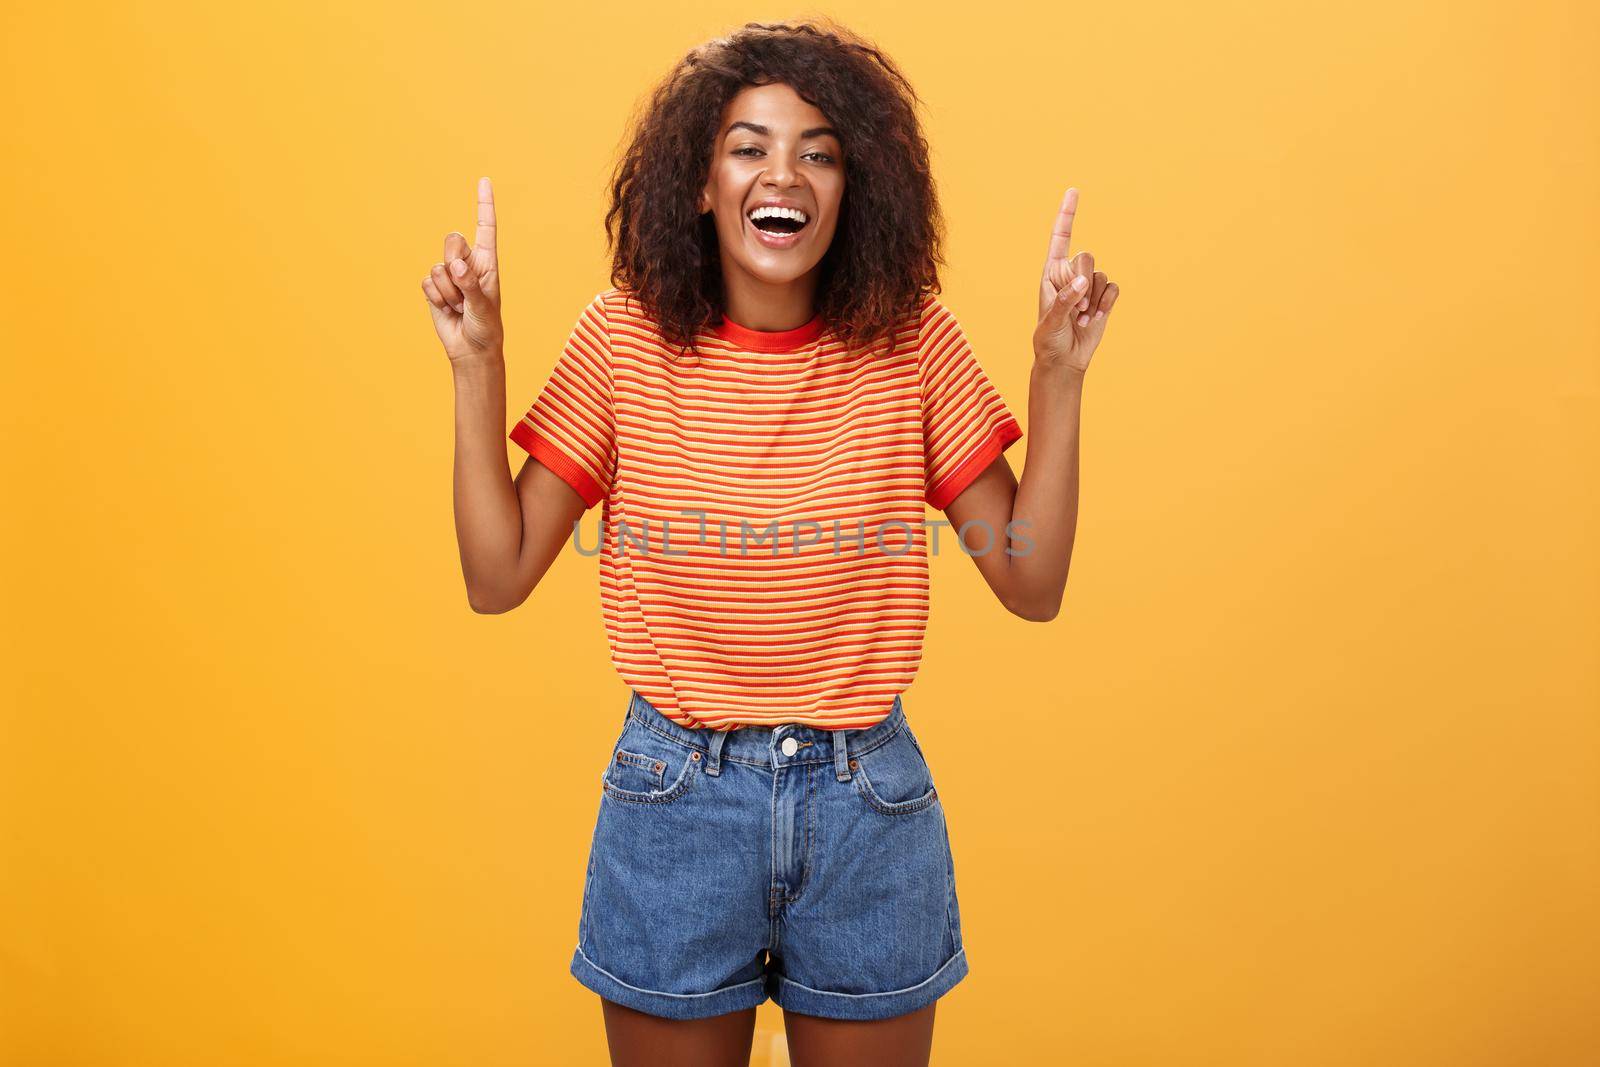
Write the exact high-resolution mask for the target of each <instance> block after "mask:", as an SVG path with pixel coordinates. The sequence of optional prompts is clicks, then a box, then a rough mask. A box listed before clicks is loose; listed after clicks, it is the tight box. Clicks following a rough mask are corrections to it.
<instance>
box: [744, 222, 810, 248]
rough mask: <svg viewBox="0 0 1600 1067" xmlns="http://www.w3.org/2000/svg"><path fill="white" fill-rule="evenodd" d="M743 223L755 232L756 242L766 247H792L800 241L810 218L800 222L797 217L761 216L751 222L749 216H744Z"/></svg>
mask: <svg viewBox="0 0 1600 1067" xmlns="http://www.w3.org/2000/svg"><path fill="white" fill-rule="evenodd" d="M744 221H745V225H747V226H749V227H750V229H751V230H753V231H754V233H755V239H756V241H757V242H758V243H760V244H762V245H764V246H765V247H767V248H793V247H794V246H795V245H797V244H799V243H800V236H801V234H803V233H804V232H805V231H806V228H807V227H809V226H810V225H811V220H810V219H807V220H806V221H805V222H800V221H799V220H798V219H789V218H774V217H769V218H763V219H761V220H759V221H757V222H752V221H751V220H750V216H749V215H746V216H745V218H744Z"/></svg>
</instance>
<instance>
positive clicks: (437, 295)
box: [422, 178, 584, 614]
mask: <svg viewBox="0 0 1600 1067" xmlns="http://www.w3.org/2000/svg"><path fill="white" fill-rule="evenodd" d="M422 290H423V292H424V293H425V294H427V297H428V305H429V309H430V310H431V312H432V314H433V325H434V330H435V331H436V332H437V333H438V335H439V340H440V341H441V342H442V343H443V345H444V349H445V354H446V355H447V356H449V358H450V369H451V374H452V376H453V378H454V381H455V392H456V447H455V475H454V482H455V490H454V494H455V516H456V541H457V544H458V545H459V547H460V550H461V574H462V577H463V578H465V579H466V585H467V603H469V604H470V605H471V606H472V610H474V611H477V612H482V613H484V614H499V613H501V612H506V611H510V610H511V609H512V608H514V607H516V606H517V605H519V604H521V603H522V602H523V601H524V600H526V599H527V598H528V594H529V593H531V592H533V588H534V586H536V585H538V584H539V579H540V578H542V577H544V573H545V571H547V570H549V569H550V564H551V563H552V562H554V560H555V557H556V554H557V553H558V552H560V551H561V545H562V543H563V542H565V540H566V539H567V537H568V536H570V534H571V531H572V526H573V523H575V522H576V521H577V520H578V519H579V517H580V516H582V514H583V512H584V502H583V498H582V497H580V496H579V495H578V493H577V492H576V491H575V490H574V489H573V488H572V487H571V486H570V485H568V484H567V483H566V482H565V481H563V480H562V479H561V478H559V477H558V476H557V475H556V474H555V473H554V472H553V471H551V470H550V469H549V468H548V467H546V466H545V465H544V464H542V463H540V462H539V461H537V460H535V459H534V458H533V457H531V456H530V457H529V458H528V460H527V461H526V462H525V463H524V464H523V467H522V473H521V474H519V475H518V476H517V478H516V480H515V481H513V480H512V478H511V465H510V463H509V462H508V461H507V459H506V446H505V417H506V362H505V330H504V329H503V327H502V325H501V319H500V269H499V263H498V259H497V256H496V251H495V210H494V192H493V189H492V188H491V186H490V184H489V179H488V178H480V179H479V180H478V229H477V235H476V240H475V241H474V242H473V245H472V247H471V248H468V247H467V241H466V238H465V237H463V236H461V234H459V233H455V232H452V233H450V234H449V235H447V236H446V237H445V242H444V262H442V263H435V264H434V265H433V269H432V271H431V272H430V273H429V275H428V277H427V278H424V279H423V282H422Z"/></svg>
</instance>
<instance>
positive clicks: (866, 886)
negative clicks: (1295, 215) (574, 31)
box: [423, 22, 1117, 1065]
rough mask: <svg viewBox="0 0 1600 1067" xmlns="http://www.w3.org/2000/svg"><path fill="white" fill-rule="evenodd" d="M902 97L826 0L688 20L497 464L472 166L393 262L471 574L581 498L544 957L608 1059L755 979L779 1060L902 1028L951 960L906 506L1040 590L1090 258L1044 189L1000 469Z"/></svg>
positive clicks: (1064, 534)
mask: <svg viewBox="0 0 1600 1067" xmlns="http://www.w3.org/2000/svg"><path fill="white" fill-rule="evenodd" d="M917 99H918V98H917V97H916V95H915V93H914V92H913V91H912V90H911V88H910V86H909V85H907V84H906V83H905V81H904V79H903V77H902V76H901V75H900V73H899V71H898V70H897V69H896V67H895V66H894V64H893V63H892V62H891V61H890V60H889V59H888V58H887V57H885V56H883V55H882V54H881V53H880V52H879V51H877V50H876V49H874V48H873V47H871V46H870V45H869V44H867V43H865V42H863V41H861V39H859V38H857V37H855V36H854V35H852V34H850V33H849V32H848V31H846V30H843V29H842V28H839V27H837V26H835V25H833V24H830V23H816V22H812V23H807V24H799V25H795V24H756V23H752V24H748V25H746V26H744V27H742V28H741V29H740V30H739V31H738V32H737V33H735V34H733V35H731V36H729V37H726V38H721V39H718V40H714V41H712V42H709V43H708V44H706V45H703V46H701V47H699V48H697V49H695V50H694V51H692V52H691V53H690V54H689V55H688V56H686V57H685V58H684V59H683V60H682V61H681V62H680V63H679V64H678V65H677V67H676V68H675V69H674V70H673V71H672V72H671V74H670V75H669V76H668V77H667V78H666V79H665V80H664V81H663V83H662V84H661V85H660V86H659V87H658V88H657V90H656V91H655V93H654V95H653V97H652V98H651V100H650V102H649V105H648V108H647V109H646V113H645V114H644V116H643V118H642V119H641V121H640V123H639V126H638V128H637V130H636V131H635V134H634V137H633V139H632V142H631V145H630V147H629V149H628V151H627V152H626V154H625V156H624V158H623V159H622V160H621V161H620V163H619V164H618V168H617V171H616V173H615V175H614V178H613V182H612V202H611V208H610V211H609V212H608V214H607V218H606V230H607V237H608V241H610V242H611V244H612V245H613V248H614V262H613V270H612V282H613V287H612V288H609V289H607V290H605V291H604V292H602V293H600V294H598V295H597V296H596V297H595V298H594V299H593V300H592V301H591V302H590V303H589V305H588V307H587V308H585V309H584V311H583V313H582V314H581V315H580V316H579V319H578V322H577V324H576V326H575V327H574V329H573V331H572V333H571V335H570V336H569V338H568V340H567V343H566V346H565V348H564V349H563V351H562V353H561V355H560V357H559V358H558V359H557V361H556V366H555V368H554V370H553V371H552V373H551V375H550V378H549V380H548V382H547V383H546V385H545V386H544V388H543V389H542V390H541V392H540V393H539V395H538V397H537V398H536V399H535V401H534V402H533V404H532V405H531V407H530V408H529V409H528V412H527V414H526V415H524V417H523V418H522V420H521V421H519V422H518V423H517V425H516V426H515V427H514V428H513V429H512V431H511V433H510V437H511V440H513V441H514V442H516V443H517V444H518V445H520V446H521V447H522V448H524V449H525V450H527V452H528V453H529V455H528V459H527V460H526V461H525V463H524V465H523V467H522V471H521V473H520V474H519V475H518V476H517V478H516V480H515V482H513V481H512V478H511V475H510V471H509V469H508V467H507V465H506V463H505V453H504V445H503V441H502V439H501V437H500V433H501V432H502V429H503V422H502V418H503V415H504V412H505V385H504V383H505V365H504V358H503V351H502V339H503V330H502V326H501V317H500V280H499V274H498V267H497V260H496V251H495V248H496V241H495V208H494V201H493V195H492V192H491V189H490V185H489V181H488V179H487V178H485V179H482V180H481V181H480V182H479V188H478V228H477V236H476V241H475V243H474V244H473V246H472V247H470V248H469V247H468V245H467V243H466V240H465V238H464V237H462V235H460V234H459V233H452V234H450V235H449V236H448V237H447V238H446V240H445V248H444V260H443V262H441V263H437V264H434V266H433V269H432V272H431V274H430V276H429V277H428V278H427V279H425V280H424V281H423V289H424V291H425V293H426V295H427V298H428V301H429V303H430V306H431V309H432V315H433V322H434V326H435V329H436V330H437V332H438V335H439V337H440V339H441V340H442V341H443V343H444V346H445V350H446V353H447V354H448V356H449V357H450V361H451V366H452V368H453V371H454V376H455V382H456V397H457V451H456V468H455V485H456V495H455V508H456V518H457V531H458V536H459V540H460V548H461V561H462V568H463V572H464V574H465V578H466V584H467V590H468V597H469V600H470V602H471V604H472V606H473V608H474V609H475V610H478V611H481V612H504V611H508V610H510V609H511V608H513V607H515V606H517V605H519V604H521V603H522V602H523V601H524V600H525V599H526V598H527V597H528V595H529V594H530V593H531V592H532V590H533V588H534V587H535V586H536V585H537V583H538V581H539V579H540V578H541V577H542V576H543V574H544V573H545V571H546V570H547V569H548V568H549V566H550V565H551V563H552V561H553V560H554V559H555V556H556V554H557V553H558V551H559V550H560V548H561V545H562V543H563V542H564V540H565V539H566V538H567V537H568V535H569V532H573V533H575V532H576V528H575V524H576V522H577V521H578V519H579V518H580V517H581V516H582V514H583V513H584V512H585V511H586V510H587V509H588V508H590V507H593V506H594V505H596V504H602V505H603V509H602V513H601V518H602V534H603V538H604V543H603V546H602V548H601V550H600V578H601V594H602V596H601V600H602V607H603V612H604V618H605V623H606V632H607V636H608V640H609V643H610V647H611V655H612V661H613V663H614V664H615V666H616V667H617V670H618V671H619V673H620V674H621V675H622V677H623V679H624V680H625V681H626V682H628V684H629V686H630V687H631V690H632V692H631V694H630V699H629V702H628V706H627V709H626V714H625V717H624V720H623V724H622V729H621V732H620V734H619V736H618V738H617V742H616V744H615V746H614V747H613V750H612V752H611V754H610V757H609V758H608V760H607V763H606V767H605V770H604V772H603V774H602V775H601V781H600V786H601V798H600V813H599V818H598V819H597V821H596V825H595V835H594V840H593V843H592V846H591V848H590V855H589V868H588V874H587V877H586V879H585V887H584V896H583V903H582V908H581V912H580V919H579V931H578V944H577V947H576V949H575V951H574V953H573V958H572V965H571V970H572V973H573V975H574V976H575V977H576V978H577V979H578V980H579V981H580V982H582V983H583V984H584V985H585V986H586V987H588V988H590V989H592V990H594V991H595V992H597V993H599V994H600V996H601V998H602V1006H603V1009H604V1017H605V1022H606V1028H607V1035H608V1039H609V1042H610V1047H611V1051H612V1056H613V1061H614V1062H616V1063H645V1062H648V1063H651V1064H664V1063H672V1062H683V1063H693V1064H697V1065H699V1064H711V1063H719V1064H720V1063H729V1064H735V1063H746V1062H748V1057H749V1052H750V1042H751V1033H752V1029H753V1026H754V1020H755V1012H756V1005H757V1004H759V1003H760V1002H761V1001H762V1000H765V999H766V998H767V997H768V996H770V997H772V998H773V999H774V1000H775V1001H777V1002H778V1003H779V1004H780V1005H781V1006H782V1007H783V1009H784V1013H785V1019H784V1021H785V1030H786V1032H787V1036H788V1040H789V1044H790V1049H791V1056H792V1059H793V1062H794V1063H795V1064H798V1065H807V1064H828V1065H838V1064H844V1063H858V1062H859V1063H872V1064H888V1063H913V1062H919V1063H926V1061H927V1057H928V1054H929V1049H930V1047H931V1041H932V1029H933V1012H934V1005H935V1001H936V1000H937V998H938V997H939V996H940V995H942V994H943V993H944V992H945V991H946V990H948V989H949V988H950V987H951V986H953V985H955V983H956V982H958V981H960V979H961V978H962V977H963V976H965V974H966V973H967V960H966V953H965V949H964V947H963V945H962V941H961V925H960V913H959V908H958V904H957V899H956V893H955V869H954V863H953V859H952V856H951V852H950V846H949V836H948V832H947V825H946V821H945V813H944V807H943V805H942V804H941V803H940V801H939V798H938V794H937V791H936V790H935V788H934V784H933V778H932V775H931V772H930V770H929V766H928V763H927V761H926V760H925V759H924V758H923V754H922V749H921V746H920V744H919V743H918V741H917V739H916V737H915V735H914V734H913V733H912V731H911V729H910V726H909V725H908V723H907V720H906V715H905V711H904V708H903V706H902V703H901V697H900V694H901V693H902V692H903V691H904V690H905V689H906V688H907V687H908V686H909V685H910V683H911V680H912V678H913V676H914V675H915V673H916V669H917V665H918V662H919V659H920V655H921V644H922V634H923V628H924V624H925V622H926V618H927V607H928V582H927V579H928V567H927V544H928V533H927V530H926V528H925V527H926V522H925V518H924V516H925V513H924V510H923V508H924V505H931V506H932V507H934V508H936V509H941V510H943V511H944V512H945V513H946V515H947V516H948V518H949V520H950V522H951V523H952V524H953V525H954V526H955V527H957V528H958V529H959V530H960V537H961V541H962V548H963V551H965V552H967V553H968V554H969V555H970V556H971V558H972V559H973V561H974V563H975V564H976V565H977V567H978V570H979V572H980V574H981V575H982V577H983V579H984V580H985V581H986V582H987V583H988V585H989V587H990V588H991V589H992V590H993V591H994V593H995V594H996V596H997V597H998V598H999V600H1000V601H1001V603H1002V604H1004V605H1005V607H1006V608H1008V609H1009V610H1010V611H1011V612H1013V613H1014V614H1016V615H1018V616H1020V617H1022V618H1025V619H1032V620H1038V621H1044V620H1048V619H1050V618H1053V617H1054V616H1055V614H1056V612H1057V610H1058V608H1059V605H1060V602H1061V597H1062V592H1063V589H1064V587H1065V584H1066V578H1067V569H1068V563H1069V561H1070V558H1071V550H1072V539H1073V532H1074V527H1075V525H1076V514H1077V494H1078V471H1077V468H1078V414H1079V406H1080V400H1081V396H1082V390H1083V381H1084V374H1085V372H1086V371H1087V369H1088V366H1089V360H1090V357H1091V355H1092V354H1093V352H1094V350H1095V347H1096V346H1097V345H1098V344H1099V341H1100V338H1101V336H1102V335H1103V333H1104V330H1105V326H1106V317H1107V315H1108V313H1109V312H1110V310H1111V307H1112V305H1113V304H1114V303H1115V302H1116V299H1117V286H1116V284H1115V283H1112V282H1110V281H1108V280H1107V278H1106V275H1105V274H1104V273H1103V272H1101V271H1097V270H1095V269H1094V261H1093V257H1091V256H1090V255H1089V254H1088V253H1087V252H1080V253H1078V254H1076V255H1069V254H1068V242H1069V240H1070V236H1071V227H1072V220H1073V215H1074V213H1075V210H1076V205H1077V193H1076V190H1072V189H1069V190H1068V191H1067V194H1066V196H1065V198H1064V199H1063V200H1062V203H1061V207H1060V211H1059V214H1058V216H1057V218H1056V224H1055V227H1054V231H1053V232H1052V234H1051V238H1050V243H1049V249H1048V253H1047V258H1046V261H1045V266H1044V271H1043V274H1042V276H1041V278H1040V283H1039V317H1038V321H1037V325H1036V327H1035V329H1034V334H1033V342H1034V361H1033V369H1032V374H1031V378H1030V386H1029V397H1028V410H1029V417H1030V423H1031V425H1032V436H1031V438H1030V444H1029V446H1028V455H1027V462H1026V465H1025V470H1024V473H1023V476H1022V479H1021V482H1020V484H1019V483H1018V481H1017V479H1016V477H1015V476H1014V474H1013V473H1012V470H1011V467H1010V465H1009V464H1008V463H1007V462H1006V461H1005V459H1004V457H1003V455H1002V453H1003V451H1004V450H1005V449H1006V448H1007V447H1009V446H1010V445H1011V444H1012V443H1014V442H1015V441H1016V440H1018V439H1020V438H1021V436H1022V430H1021V428H1020V426H1019V425H1018V423H1017V421H1016V419H1015V418H1014V417H1013V416H1012V414H1011V413H1010V411H1009V410H1008V409H1007V407H1006V405H1005V403H1004V402H1003V400H1002V399H1001V397H1000V396H999V394H998V393H997V392H996V391H995V389H994V387H993V386H992V384H991V383H990V382H989V380H988V378H987V377H986V376H985V375H984V373H983V371H982V369H981V367H980V366H979V364H978V362H977V360H976V359H975V358H974V356H973V354H972V351H971V349H970V347H969V346H968V345H967V341H966V338H965V336H964V334H963V332H962V330H961V327H960V325H959V323H958V322H957V321H956V319H955V317H954V316H953V315H952V314H951V313H950V311H949V310H948V309H947V308H946V307H944V305H943V304H942V302H941V301H939V300H938V298H937V297H936V296H935V295H934V294H935V293H937V292H938V291H939V285H938V275H937V270H936V264H937V263H941V262H943V260H942V258H941V256H940V249H939V243H940V239H941V237H940V234H941V229H942V222H941V219H940V214H939V209H938V205H937V201H936V197H935V192H934V185H933V181H932V178H931V176H930V173H929V167H928V153H927V145H926V142H925V140H924V139H923V137H922V134H921V131H920V128H919V125H918V121H917V119H916V117H915V114H914V105H915V103H916V102H917ZM613 223H615V224H616V228H615V233H613ZM973 531H977V532H976V533H974V532H973ZM580 548H581V545H580ZM936 550H937V541H936ZM576 713H577V714H584V713H585V712H584V711H583V709H578V711H577V712H576Z"/></svg>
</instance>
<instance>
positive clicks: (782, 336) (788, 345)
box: [711, 311, 824, 352]
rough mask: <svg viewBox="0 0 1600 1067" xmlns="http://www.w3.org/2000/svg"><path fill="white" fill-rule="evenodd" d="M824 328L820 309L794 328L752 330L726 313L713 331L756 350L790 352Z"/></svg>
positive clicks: (721, 336) (735, 343)
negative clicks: (801, 324)
mask: <svg viewBox="0 0 1600 1067" xmlns="http://www.w3.org/2000/svg"><path fill="white" fill-rule="evenodd" d="M823 329H824V326H823V322H822V313H821V312H820V311H819V312H818V313H817V314H816V315H814V316H813V317H812V319H811V321H810V322H808V323H806V324H805V325H804V326H796V327H795V328H794V329H792V330H752V329H751V328H750V327H748V326H741V325H739V324H738V323H737V322H734V321H733V320H732V319H730V318H728V316H726V315H724V316H722V321H721V322H719V323H717V324H716V325H714V326H712V327H711V333H712V334H713V335H714V336H716V337H720V338H722V340H724V341H727V342H728V343H730V344H734V345H738V346H739V347H740V348H748V349H750V350H752V351H755V352H789V351H793V350H794V349H797V348H802V347H804V346H805V345H808V344H810V343H811V342H812V341H815V340H816V339H817V338H818V337H821V336H822V331H823Z"/></svg>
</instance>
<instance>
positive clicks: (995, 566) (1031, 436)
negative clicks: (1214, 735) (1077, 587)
mask: <svg viewBox="0 0 1600 1067" xmlns="http://www.w3.org/2000/svg"><path fill="white" fill-rule="evenodd" d="M1077 207H1078V191H1077V189H1068V190H1067V194H1066V196H1065V197H1063V198H1062V201H1061V210H1060V212H1059V213H1058V214H1057V216H1056V222H1055V226H1054V227H1053V229H1052V231H1051V234H1050V246H1049V251H1048V252H1047V254H1046V256H1045V264H1044V271H1043V272H1042V274H1041V275H1040V279H1039V321H1038V325H1037V326H1036V327H1035V329H1034V333H1033V370H1032V372H1031V374H1030V375H1029V380H1028V449H1027V458H1026V459H1025V460H1024V463H1023V470H1022V481H1021V483H1020V484H1019V483H1018V481H1017V479H1016V476H1015V475H1014V474H1012V472H1011V465H1010V463H1009V462H1008V461H1007V460H1006V458H1005V457H1004V456H998V457H996V458H995V461H994V462H993V463H991V464H990V465H989V466H988V468H987V469H986V470H985V471H984V472H983V473H982V474H981V475H979V476H978V477H977V478H976V479H974V480H973V482H972V484H971V485H969V486H967V488H966V489H965V490H963V491H962V493H961V495H960V496H958V497H956V499H954V500H952V501H951V502H950V504H949V506H948V507H947V508H946V509H945V514H946V515H947V516H948V517H949V519H950V522H951V525H952V526H954V527H955V529H956V531H957V532H958V534H959V533H960V531H962V530H963V529H966V530H967V533H966V534H965V535H964V536H962V541H963V543H964V544H965V545H966V551H967V552H968V553H970V554H971V556H972V561H973V562H974V563H975V564H977V567H978V570H979V572H980V573H981V574H982V575H983V578H984V580H985V581H986V582H987V583H988V584H989V588H990V589H992V590H993V591H994V593H995V595H996V596H997V597H999V598H1000V602H1001V603H1002V604H1004V605H1005V606H1006V609H1007V610H1008V611H1010V612H1012V613H1013V614H1015V615H1018V616H1021V617H1022V618H1024V619H1030V620H1033V621H1035V622H1047V621H1049V620H1050V619H1053V618H1055V617H1056V614H1057V613H1058V612H1059V611H1060V610H1061V598H1062V595H1063V593H1064V592H1065V591H1066V586H1067V570H1068V568H1069V566H1070V565H1071V563H1072V544H1073V539H1074V537H1075V536H1076V534H1077V527H1078V424H1079V416H1080V413H1081V409H1082V405H1083V383H1084V379H1085V377H1086V376H1087V374H1088V371H1089V361H1090V359H1091V358H1092V357H1093V356H1094V351H1095V349H1096V348H1097V347H1098V346H1099V344H1100V339H1101V338H1102V337H1103V336H1104V335H1105V329H1106V323H1107V321H1108V316H1109V315H1110V314H1111V307H1112V305H1113V304H1115V303H1116V300H1117V294H1118V292H1119V290H1118V287H1117V283H1116V282H1113V281H1109V280H1108V279H1107V278H1106V274H1105V272H1104V271H1097V270H1095V269H1094V256H1093V255H1091V254H1090V253H1088V252H1079V253H1078V254H1077V255H1075V256H1069V254H1068V248H1069V247H1070V245H1071V242H1072V221H1073V216H1074V215H1075V214H1076V213H1077ZM968 524H971V526H972V527H976V529H977V531H978V532H977V533H973V532H972V529H971V527H969V525H968Z"/></svg>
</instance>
